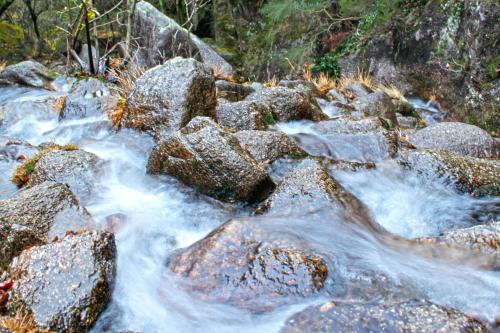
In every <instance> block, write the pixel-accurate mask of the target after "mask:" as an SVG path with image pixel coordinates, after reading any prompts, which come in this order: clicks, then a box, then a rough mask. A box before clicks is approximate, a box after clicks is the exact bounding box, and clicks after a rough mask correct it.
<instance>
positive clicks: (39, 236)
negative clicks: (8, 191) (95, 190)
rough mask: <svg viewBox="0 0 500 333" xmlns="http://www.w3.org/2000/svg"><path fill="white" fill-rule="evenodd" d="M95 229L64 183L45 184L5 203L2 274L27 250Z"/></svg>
mask: <svg viewBox="0 0 500 333" xmlns="http://www.w3.org/2000/svg"><path fill="white" fill-rule="evenodd" d="M92 226H93V222H92V218H91V216H90V214H89V213H88V212H87V211H86V210H85V209H84V208H81V207H80V206H79V204H78V200H77V199H76V197H75V195H74V194H73V193H72V192H71V191H70V190H69V189H68V188H67V187H66V186H65V185H63V184H59V183H55V182H45V183H42V184H40V185H37V186H33V187H32V188H29V189H26V190H23V191H20V192H18V194H16V195H15V196H13V197H11V198H9V199H5V200H1V201H0V229H1V230H0V231H1V232H0V243H1V244H2V246H1V248H0V271H1V270H2V269H5V267H6V266H7V265H8V264H9V262H10V261H11V260H12V258H13V257H15V256H16V255H18V254H19V253H20V252H21V251H22V250H23V249H24V248H27V247H30V246H33V245H38V244H44V243H47V242H49V241H50V240H52V239H53V238H54V237H55V236H59V237H61V236H62V235H64V234H65V233H66V231H68V230H71V229H73V230H79V229H82V228H88V227H92Z"/></svg>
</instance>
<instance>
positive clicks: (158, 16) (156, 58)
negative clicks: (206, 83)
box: [133, 1, 233, 75]
mask: <svg viewBox="0 0 500 333" xmlns="http://www.w3.org/2000/svg"><path fill="white" fill-rule="evenodd" d="M133 38H134V40H135V41H136V42H137V43H138V44H139V46H140V47H141V48H143V49H144V51H145V52H143V56H144V62H145V64H146V65H147V66H148V67H152V66H156V65H158V64H161V63H163V61H164V60H165V59H171V58H174V57H176V56H181V57H186V58H191V57H194V58H196V59H197V60H199V61H201V62H203V63H205V64H206V65H208V66H209V67H211V68H218V70H219V71H221V73H223V74H224V75H231V74H232V72H233V68H232V66H231V65H230V64H229V63H228V62H227V61H226V60H224V58H222V57H221V56H220V55H218V54H217V52H215V51H214V50H213V49H212V48H211V47H210V46H208V45H207V44H206V43H205V42H203V41H202V40H201V39H200V38H198V37H197V36H196V35H194V34H193V33H192V32H191V33H189V32H188V31H187V30H186V29H184V28H183V27H181V26H180V25H179V24H177V22H175V20H173V19H171V18H170V17H168V16H166V15H164V14H163V13H161V12H160V11H159V10H158V9H156V8H155V7H154V6H153V5H151V4H150V3H148V2H146V1H141V2H138V3H137V7H136V14H135V16H134V31H133Z"/></svg>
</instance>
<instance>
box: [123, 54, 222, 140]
mask: <svg viewBox="0 0 500 333" xmlns="http://www.w3.org/2000/svg"><path fill="white" fill-rule="evenodd" d="M216 103H217V100H216V93H215V81H214V78H213V76H212V72H211V70H210V69H209V68H208V67H206V66H205V65H203V64H202V63H200V62H198V61H196V60H194V59H183V58H179V57H177V58H174V59H172V60H169V61H167V62H165V64H163V65H162V66H157V67H155V68H152V69H150V70H149V71H147V72H146V73H144V75H142V76H141V78H140V79H139V80H138V81H137V82H136V83H135V85H134V88H133V89H132V91H131V92H130V94H129V97H128V99H127V106H128V110H127V112H126V113H125V114H124V117H123V121H122V123H123V124H124V125H125V126H127V127H131V128H135V129H139V130H143V131H153V132H155V133H159V132H161V131H176V130H179V129H180V128H181V127H183V126H185V125H186V124H187V123H188V122H189V121H190V120H191V119H192V118H194V117H196V116H212V117H214V116H215V106H216Z"/></svg>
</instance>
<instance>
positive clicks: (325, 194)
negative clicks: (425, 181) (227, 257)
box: [257, 159, 378, 229]
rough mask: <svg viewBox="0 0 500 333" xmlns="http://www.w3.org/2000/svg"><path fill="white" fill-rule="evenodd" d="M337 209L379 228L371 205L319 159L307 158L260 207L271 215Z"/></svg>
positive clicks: (342, 214) (352, 219)
mask: <svg viewBox="0 0 500 333" xmlns="http://www.w3.org/2000/svg"><path fill="white" fill-rule="evenodd" d="M319 211H328V213H334V214H336V215H337V216H339V217H340V218H341V219H342V220H345V221H349V222H355V223H359V224H361V225H365V226H369V227H371V228H377V229H378V227H376V226H375V224H374V222H373V221H372V219H371V217H370V214H369V212H368V209H367V208H366V207H365V205H364V204H363V203H362V202H361V201H359V200H358V199H357V198H356V197H355V196H354V195H352V194H351V193H349V192H348V191H346V190H345V189H344V188H343V187H342V185H340V184H339V183H338V182H337V181H336V180H335V179H333V178H332V177H331V176H330V175H329V174H328V172H327V171H326V169H325V168H324V167H323V166H322V165H321V164H320V163H319V162H318V161H316V160H312V159H306V160H304V161H303V162H302V163H301V164H299V165H298V166H297V168H296V169H295V170H293V171H292V172H290V173H289V174H288V175H287V176H286V177H285V178H284V179H283V181H282V182H281V183H280V184H279V185H278V187H277V188H276V190H275V191H274V193H273V194H272V195H271V196H270V197H269V198H267V200H266V201H264V202H263V203H262V204H261V206H260V207H259V208H258V210H257V213H258V214H266V215H271V216H288V215H310V214H314V213H316V212H319Z"/></svg>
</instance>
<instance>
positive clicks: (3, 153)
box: [0, 136, 39, 161]
mask: <svg viewBox="0 0 500 333" xmlns="http://www.w3.org/2000/svg"><path fill="white" fill-rule="evenodd" d="M38 150H39V149H38V148H37V147H34V146H32V145H31V144H30V143H28V142H27V141H24V140H19V139H14V138H8V137H2V136H0V161H1V160H7V161H8V160H14V161H24V160H26V159H29V158H31V157H33V156H34V155H35V154H36V153H37V152H38Z"/></svg>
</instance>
